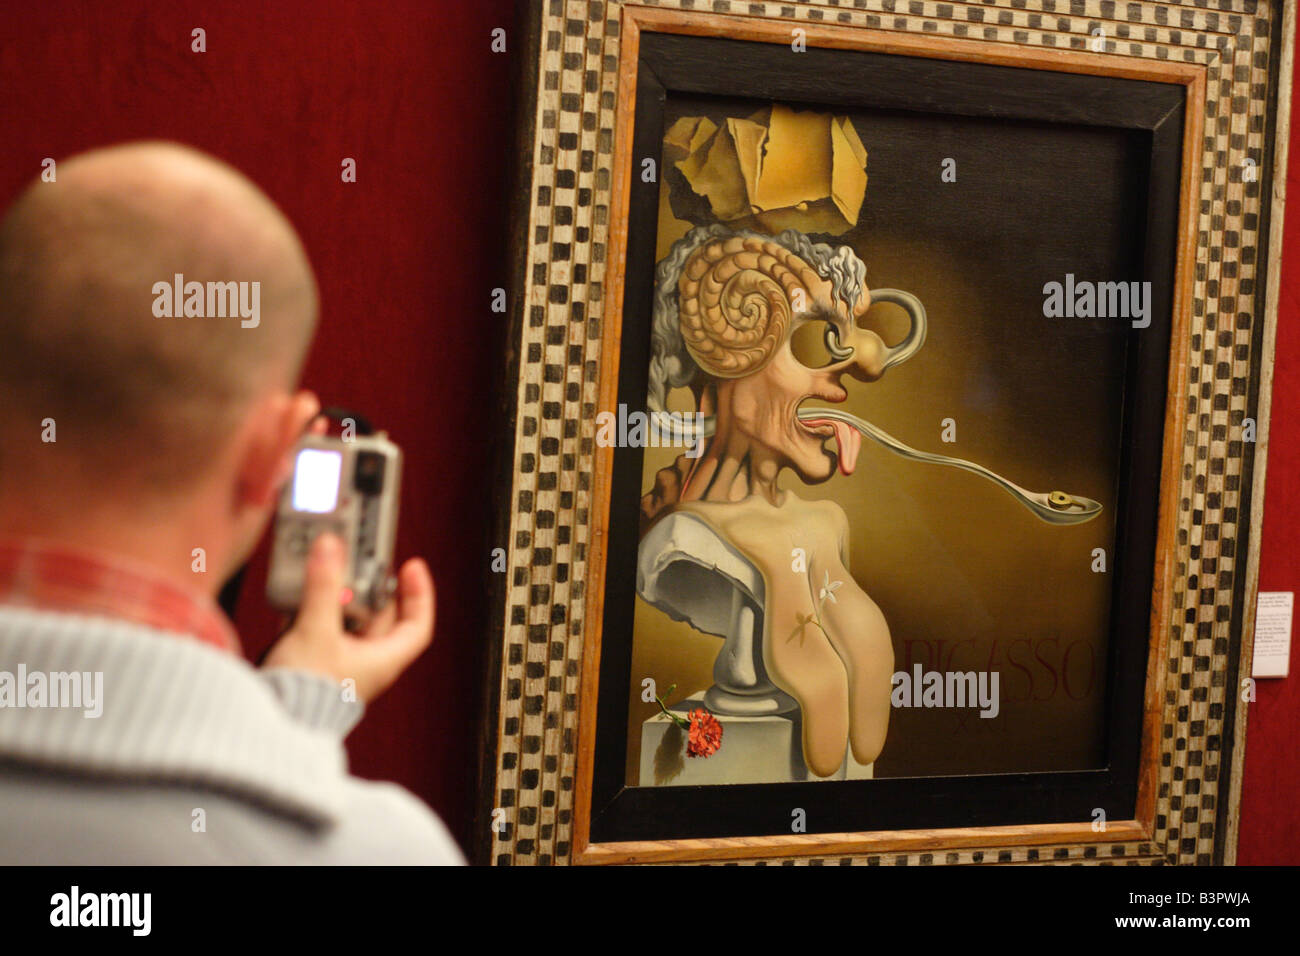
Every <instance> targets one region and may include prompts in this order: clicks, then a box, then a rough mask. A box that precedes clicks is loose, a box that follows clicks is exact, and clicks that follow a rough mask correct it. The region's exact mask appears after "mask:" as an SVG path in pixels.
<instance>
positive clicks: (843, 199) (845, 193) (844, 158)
mask: <svg viewBox="0 0 1300 956" xmlns="http://www.w3.org/2000/svg"><path fill="white" fill-rule="evenodd" d="M831 155H832V157H833V167H832V173H831V199H832V200H834V202H835V205H836V206H837V207H838V208H839V211H840V212H841V213H842V214H843V215H844V219H845V221H846V222H847V223H848V226H849V228H852V227H853V226H855V225H857V222H858V214H859V213H860V212H861V211H862V200H863V199H864V198H865V197H866V195H867V169H866V166H867V148H866V147H865V146H863V145H862V140H861V139H860V138H859V137H858V131H857V130H856V129H854V128H853V121H852V120H850V119H849V118H848V117H847V116H838V117H836V118H835V121H834V122H833V123H831Z"/></svg>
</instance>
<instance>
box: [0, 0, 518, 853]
mask: <svg viewBox="0 0 1300 956" xmlns="http://www.w3.org/2000/svg"><path fill="white" fill-rule="evenodd" d="M195 27H202V28H203V29H205V30H206V31H207V52H206V53H193V52H191V50H190V44H191V38H190V32H191V30H192V29H194V28H195ZM495 27H505V28H507V29H508V30H510V31H511V33H512V34H513V27H514V9H513V4H512V3H511V2H510V0H474V2H455V0H433V2H430V0H396V2H394V0H384V2H383V3H363V2H354V3H349V2H345V0H295V2H276V3H264V2H222V3H212V2H206V3H199V2H194V0H169V2H168V3H150V4H147V5H146V4H144V3H136V2H124V0H113V2H70V0H43V2H41V3H36V4H6V5H5V10H4V12H3V14H0V77H3V86H2V88H3V91H4V92H3V100H4V105H3V107H2V108H0V156H3V162H2V163H0V203H6V204H7V202H8V200H9V199H10V198H12V196H13V195H14V194H15V193H16V192H17V191H18V190H19V189H20V188H21V187H22V185H23V184H25V183H26V182H27V181H28V180H29V179H31V178H32V177H33V176H35V175H36V174H38V173H39V172H40V162H41V160H42V159H43V158H44V157H46V156H53V157H56V158H61V157H65V156H68V155H70V154H72V153H75V152H79V151H81V150H84V149H87V148H89V147H93V146H99V145H102V144H106V143H113V142H119V141H123V140H132V139H140V138H165V139H173V140H178V141H180V142H183V143H189V144H191V145H193V146H196V147H198V148H200V149H203V150H206V151H208V152H210V153H213V154H215V155H216V156H218V157H220V158H222V159H224V160H226V161H227V162H229V163H231V164H233V165H234V166H236V167H238V168H239V169H241V170H243V171H244V172H245V173H246V174H248V175H249V176H250V177H252V179H253V180H254V181H256V182H257V183H258V184H259V185H261V187H262V188H263V189H265V190H266V191H267V192H268V193H269V194H270V195H271V196H272V197H273V198H274V199H275V200H276V202H278V203H279V204H280V205H281V207H282V208H283V209H284V210H285V212H286V213H287V214H288V216H289V218H290V219H291V220H292V221H293V222H294V224H295V225H296V226H297V227H298V231H299V232H300V233H301V234H302V237H303V240H304V242H305V243H306V246H307V251H308V254H309V255H310V256H311V260H312V263H313V264H314V266H315V269H316V274H317V277H318V279H319V281H320V286H321V302H322V324H321V331H320V334H319V336H318V339H317V341H316V345H315V348H314V349H313V351H312V353H311V357H310V359H309V364H308V367H307V371H306V384H307V385H308V386H309V387H311V388H313V389H315V390H316V391H317V392H318V393H319V394H320V395H321V397H322V399H324V400H325V401H326V402H327V403H330V402H333V403H337V404H345V405H347V406H349V407H352V408H355V409H356V410H357V411H358V412H361V413H363V414H366V415H368V416H369V417H370V418H371V419H372V420H373V421H374V422H375V423H376V425H377V426H379V427H387V428H388V429H389V431H390V432H391V434H392V435H393V437H394V438H395V439H396V440H397V441H398V442H399V443H400V444H401V445H402V446H403V448H404V450H405V452H406V463H407V464H406V474H405V488H404V495H403V502H402V507H403V514H402V520H401V529H402V530H401V537H400V540H399V543H398V545H399V551H400V552H401V553H403V554H423V555H425V556H427V557H428V558H429V559H430V563H431V564H432V567H433V573H434V577H435V579H436V581H437V585H438V591H439V595H438V596H439V600H438V627H437V637H436V643H435V646H434V648H433V650H432V651H431V652H430V653H428V654H427V655H426V656H425V657H424V658H423V659H422V660H421V661H419V662H418V663H417V664H416V665H415V666H414V667H413V669H412V670H411V671H410V672H408V674H407V675H406V676H405V677H404V678H403V679H402V680H401V681H400V682H399V683H398V684H397V686H396V687H395V688H393V690H392V691H390V692H389V693H388V695H387V696H385V697H384V698H382V699H380V700H379V701H378V702H376V704H375V705H374V706H373V707H372V708H371V711H370V714H369V716H368V717H367V718H366V720H365V721H363V722H362V724H361V725H360V727H358V729H357V730H356V731H355V732H354V733H353V735H352V737H351V738H350V740H349V750H350V752H351V755H352V762H353V766H354V768H355V769H356V771H357V772H359V773H360V774H362V775H364V776H373V777H382V778H386V779H390V780H396V781H398V782H400V783H402V784H404V785H405V786H407V787H409V788H411V789H412V790H414V791H415V792H416V793H418V794H420V795H421V796H423V797H424V798H425V799H426V800H428V801H429V802H430V803H432V804H433V805H434V806H435V807H436V808H437V809H438V810H439V811H440V812H441V813H442V814H443V815H444V816H445V817H446V818H447V819H448V822H449V824H451V825H452V826H453V827H454V828H455V829H456V830H458V831H462V833H463V830H464V827H465V824H466V821H467V819H468V816H469V812H470V808H471V802H472V800H473V793H472V788H473V786H474V774H473V767H474V763H475V760H476V756H477V755H476V746H475V741H474V717H473V714H474V711H475V708H476V707H477V703H478V701H477V697H478V686H479V681H478V675H477V673H476V668H477V650H478V645H479V644H480V643H481V640H482V629H483V620H484V619H483V616H482V611H483V607H482V605H483V603H484V602H483V597H482V595H483V578H484V571H485V569H486V567H487V543H486V541H485V539H484V532H483V530H482V529H484V528H485V527H486V526H487V523H488V518H489V514H490V509H491V508H492V507H493V504H494V503H493V502H492V501H491V499H490V497H489V496H488V495H486V494H485V493H484V483H485V476H486V473H487V468H488V455H489V450H490V449H489V443H490V441H491V437H490V435H489V433H488V432H486V431H484V430H482V429H481V428H480V427H479V426H481V425H482V424H483V422H482V418H481V412H482V411H483V410H484V409H485V408H487V407H488V406H489V404H490V399H489V397H488V396H489V395H490V391H489V390H490V388H491V387H492V385H493V379H494V378H495V377H497V376H498V375H499V373H498V369H499V368H500V364H501V363H500V361H499V358H498V356H499V352H500V341H501V335H500V329H499V328H496V327H497V326H499V325H500V324H501V318H502V317H501V316H499V315H495V314H494V313H492V312H491V311H490V309H489V296H490V293H491V290H492V288H493V287H495V286H504V285H506V278H507V275H508V269H507V267H506V265H505V257H506V255H507V250H506V249H505V248H504V242H503V237H504V235H505V215H504V212H505V192H506V188H507V176H508V173H509V167H510V162H509V146H510V142H511V135H510V132H509V130H510V128H511V117H510V115H509V114H510V108H511V102H512V95H511V93H512V84H511V81H510V63H509V60H510V58H511V56H513V55H514V53H515V52H516V51H514V50H513V49H510V51H509V53H508V54H507V55H500V54H493V53H492V52H491V50H490V43H491V36H490V33H491V31H492V29H493V28H495ZM508 45H509V46H513V45H512V44H508ZM344 157H353V158H354V159H356V162H357V181H356V183H353V184H344V183H342V182H341V180H340V163H341V161H342V160H343V158H344ZM264 561H265V555H264V553H263V555H261V556H260V557H259V560H258V561H256V562H255V563H254V566H253V567H252V568H251V569H250V572H249V574H248V584H247V585H246V588H245V592H244V598H243V601H242V602H241V613H240V615H239V618H240V619H239V622H238V623H239V625H240V631H241V633H242V634H243V635H244V639H245V643H246V646H247V648H248V651H249V654H250V656H256V655H257V654H259V653H260V652H261V651H262V650H263V648H264V647H265V645H266V644H267V642H268V641H269V640H270V638H271V636H272V635H273V632H274V627H275V620H274V618H273V617H272V616H271V615H270V614H269V613H267V612H266V611H265V610H264V609H263V608H264V602H263V601H262V600H261V596H260V593H259V592H260V589H261V582H262V581H263V580H264V568H265V564H264Z"/></svg>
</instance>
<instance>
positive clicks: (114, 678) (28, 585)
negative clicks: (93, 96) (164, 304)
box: [0, 143, 463, 864]
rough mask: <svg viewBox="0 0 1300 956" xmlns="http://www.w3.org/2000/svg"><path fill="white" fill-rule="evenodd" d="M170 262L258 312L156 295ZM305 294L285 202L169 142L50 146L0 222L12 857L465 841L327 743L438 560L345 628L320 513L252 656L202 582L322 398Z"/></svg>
mask: <svg viewBox="0 0 1300 956" xmlns="http://www.w3.org/2000/svg"><path fill="white" fill-rule="evenodd" d="M177 275H180V276H183V277H184V282H186V283H188V282H191V281H193V282H199V283H204V284H205V288H206V284H207V283H209V282H211V283H239V284H241V285H238V286H236V287H234V288H239V289H241V290H248V289H256V290H257V298H256V300H255V304H256V310H255V311H256V316H255V320H253V319H250V318H249V314H250V310H248V309H245V310H244V311H243V312H240V311H237V310H232V309H223V310H220V312H224V313H225V314H224V315H221V314H217V315H204V316H196V315H193V314H189V315H186V314H185V311H186V310H184V309H182V310H179V311H176V310H170V309H166V308H160V307H158V302H159V300H160V296H159V293H157V292H156V291H155V286H158V284H159V283H165V284H167V285H170V284H172V282H173V280H174V277H176V276H177ZM253 283H256V284H257V285H256V286H254V285H253ZM226 288H232V287H230V286H226ZM250 300H251V297H250V296H246V297H245V300H244V304H245V305H248V304H251V302H250ZM236 301H238V297H236ZM189 311H190V312H191V313H192V312H193V311H195V310H193V309H191V310H189ZM168 313H170V314H168ZM316 316H317V296H316V284H315V280H314V278H313V276H312V271H311V267H310V265H309V264H308V262H307V257H306V254H305V252H304V251H303V248H302V244H301V243H300V242H299V240H298V237H297V236H296V234H295V233H294V230H293V227H292V226H291V225H290V224H289V222H288V221H287V220H286V219H285V218H284V216H283V215H282V214H281V213H280V212H279V211H278V210H277V209H276V207H275V206H274V205H273V204H272V203H271V201H270V200H269V199H268V198H267V197H266V196H265V195H264V194H263V193H262V192H261V191H260V190H259V189H258V188H257V187H256V186H254V185H253V184H252V183H251V182H250V181H249V180H247V179H246V178H244V177H243V176H242V175H240V174H239V173H238V172H236V171H235V170H233V169H231V168H230V167H228V166H226V165H224V164H222V163H220V162H217V161H216V160H214V159H212V158H210V157H208V156H205V155H203V154H201V153H198V152H195V151H193V150H189V149H185V148H183V147H179V146H175V145H171V144H165V143H139V144H129V145H123V146H117V147H113V148H108V149H101V150H96V151H93V152H90V153H86V154H84V155H81V156H77V157H73V158H72V159H68V160H65V161H62V162H60V163H59V164H58V165H57V167H56V173H55V175H54V176H53V177H52V178H51V179H50V181H45V180H44V179H42V180H40V181H37V182H34V183H32V184H31V185H30V186H29V187H28V188H27V189H26V190H25V191H24V192H23V193H22V194H21V195H20V196H19V197H18V199H17V200H16V201H15V202H14V204H13V205H12V207H11V208H10V209H9V210H8V212H7V214H6V215H5V217H4V220H3V222H2V223H0V408H3V415H0V863H7V864H8V863H67V864H113V863H128V864H160V863H276V864H283V863H303V864H366V863H411V864H414V863H435V864H440V863H462V862H463V858H462V856H461V854H460V851H459V849H458V848H457V847H456V844H455V842H454V841H453V840H452V839H451V837H450V835H449V834H448V832H447V830H446V828H445V827H444V826H443V824H442V823H441V821H439V820H438V818H437V817H436V816H435V815H434V814H433V813H431V812H430V811H429V809H428V808H427V807H425V806H424V805H423V804H422V803H420V802H419V801H418V800H416V799H415V798H414V797H413V796H411V795H410V794H409V793H407V792H406V791H404V790H402V789H400V788H398V787H396V786H393V785H390V784H376V783H368V782H364V781H361V780H358V779H356V778H354V777H351V776H349V775H348V773H347V767H346V758H345V752H344V749H343V745H342V741H343V738H344V736H345V735H346V734H347V732H348V731H349V730H351V728H352V727H353V726H355V724H356V722H357V721H358V720H359V719H360V717H361V709H362V703H361V702H364V701H367V700H370V699H373V698H374V697H375V696H376V695H378V694H380V693H382V692H383V691H384V690H385V689H387V687H388V686H389V685H391V684H392V682H393V681H395V680H396V679H397V677H398V676H399V675H400V674H401V673H402V671H403V670H404V669H405V668H406V667H407V666H408V665H409V664H410V663H411V662H412V661H413V660H414V659H415V658H416V657H417V656H419V654H420V653H422V652H423V651H424V650H425V648H427V647H428V645H429V642H430V640H431V639H432V634H433V616H434V593H433V581H432V579H431V577H430V575H429V570H428V567H427V566H426V565H425V563H424V562H423V561H421V560H419V559H413V560H411V561H408V562H407V563H406V564H405V565H404V566H403V567H402V568H401V570H400V572H399V575H398V595H397V600H396V601H395V602H394V604H393V605H392V606H390V607H389V608H388V609H387V610H386V611H385V612H384V613H383V614H382V615H381V616H379V617H378V618H377V620H376V621H375V622H374V623H373V624H372V626H371V627H370V628H369V630H368V631H367V632H366V633H365V634H364V635H360V636H353V635H350V634H348V633H347V632H346V631H345V630H344V628H343V623H342V619H341V610H340V604H339V593H340V588H341V586H342V581H343V574H344V570H343V562H344V554H343V545H342V543H341V542H340V541H339V539H338V538H336V537H332V536H322V537H321V538H319V539H317V541H316V542H315V544H314V546H313V549H312V552H311V554H310V556H309V559H308V568H307V584H306V587H305V593H304V598H303V604H302V607H301V608H300V610H299V612H298V615H297V617H296V619H295V621H294V624H293V626H292V627H291V628H290V629H289V630H288V631H287V632H286V633H285V635H284V636H283V637H282V638H281V639H280V641H279V642H278V643H277V644H276V646H275V647H274V648H273V649H272V651H271V653H270V654H269V655H268V657H267V660H266V663H265V665H264V667H263V668H262V669H261V670H255V669H254V668H252V667H250V666H249V665H248V664H247V663H246V662H245V661H244V659H243V657H242V656H241V655H240V645H239V641H238V638H237V636H236V635H235V634H234V632H233V631H232V629H231V626H230V624H229V622H228V620H227V619H226V618H225V617H224V616H223V615H222V614H221V612H220V610H219V609H218V607H217V605H216V603H215V601H214V597H215V595H216V593H217V592H218V590H219V589H220V586H221V584H222V582H223V581H225V580H226V579H227V578H228V577H229V576H230V575H231V573H233V572H234V571H235V569H237V568H238V567H239V566H240V565H241V564H242V563H243V562H244V561H245V560H246V559H247V558H248V556H249V554H250V553H251V551H252V550H253V548H254V547H255V545H256V543H257V541H258V540H259V538H260V537H261V535H262V532H263V530H264V529H265V526H266V523H267V521H268V519H269V517H270V515H271V513H272V512H273V510H274V505H275V502H276V500H277V495H278V492H279V488H280V486H281V485H282V484H283V482H284V481H285V479H286V478H287V477H288V475H289V473H290V470H291V465H290V461H291V458H290V456H291V453H292V450H293V448H294V445H295V444H296V442H297V441H298V439H299V438H300V437H301V435H302V434H303V432H304V431H305V430H307V429H308V428H309V427H310V426H311V423H312V422H313V420H314V419H315V418H316V416H317V413H318V411H319V405H318V402H317V400H316V398H315V396H313V395H312V394H311V393H310V392H306V391H302V390H299V388H298V384H297V383H298V377H299V373H300V370H301V367H302V363H303V358H304V355H305V354H306V351H307V348H308V345H309V344H310V342H311V338H312V334H313V330H314V327H315V323H316ZM197 549H202V550H201V551H199V550H197ZM200 556H201V557H202V560H199V557H200ZM196 569H197V570H196ZM345 680H350V681H352V682H355V688H356V692H357V696H359V697H360V698H361V702H357V701H354V699H353V697H352V695H345V694H344V693H343V692H342V682H343V681H345Z"/></svg>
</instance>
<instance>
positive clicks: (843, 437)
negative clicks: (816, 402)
mask: <svg viewBox="0 0 1300 956" xmlns="http://www.w3.org/2000/svg"><path fill="white" fill-rule="evenodd" d="M802 421H803V423H804V424H805V425H807V426H808V427H809V428H820V427H821V426H822V425H830V426H831V428H833V429H835V446H836V449H837V450H838V451H839V456H838V457H839V463H840V473H841V474H844V475H851V474H853V469H854V468H856V467H857V466H858V452H859V451H860V450H861V448H862V433H861V432H860V431H858V430H857V429H856V428H854V427H853V426H851V425H847V424H845V423H844V422H842V421H839V420H838V419H834V418H805V419H802Z"/></svg>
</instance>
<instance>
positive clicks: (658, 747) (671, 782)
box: [639, 692, 873, 787]
mask: <svg viewBox="0 0 1300 956" xmlns="http://www.w3.org/2000/svg"><path fill="white" fill-rule="evenodd" d="M697 707H704V693H703V692H700V693H698V694H693V695H691V696H690V697H688V698H686V700H683V701H681V702H680V703H678V704H675V705H674V706H673V707H671V708H669V709H670V710H672V711H673V713H676V714H681V716H682V717H685V716H686V715H687V713H688V712H689V711H691V710H693V709H695V708H697ZM704 709H705V710H708V708H707V707H704ZM714 716H715V717H717V719H718V722H719V723H720V724H721V725H722V746H720V747H719V748H718V751H717V752H716V753H715V754H713V756H711V757H689V756H687V754H686V740H687V735H686V731H684V730H682V729H681V728H679V727H678V726H677V725H676V724H674V723H673V722H672V721H671V720H669V719H668V718H667V717H665V716H664V715H663V714H655V716H653V717H651V718H650V719H649V720H647V721H646V722H645V723H643V724H642V725H641V772H640V776H639V785H640V786H642V787H693V786H701V785H709V784H736V783H803V782H806V781H817V780H869V779H870V778H871V777H872V766H873V765H872V764H866V765H865V766H864V765H863V764H860V763H858V762H857V761H856V760H854V759H853V753H852V752H851V751H850V750H849V749H848V748H847V747H846V748H845V754H844V763H842V764H841V765H840V768H839V770H837V771H836V772H835V773H833V774H831V775H830V776H829V777H818V776H817V775H816V774H814V773H812V771H810V770H809V769H808V767H807V766H806V765H805V764H804V760H803V744H802V740H801V734H802V730H801V728H800V724H799V711H798V709H795V710H793V711H788V712H786V713H781V714H764V715H762V716H758V717H733V716H729V715H726V714H715V715H714Z"/></svg>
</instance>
